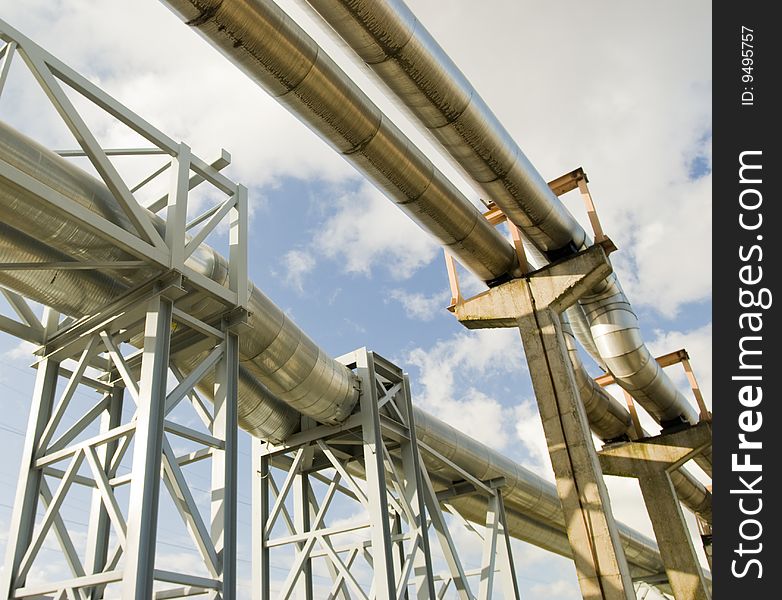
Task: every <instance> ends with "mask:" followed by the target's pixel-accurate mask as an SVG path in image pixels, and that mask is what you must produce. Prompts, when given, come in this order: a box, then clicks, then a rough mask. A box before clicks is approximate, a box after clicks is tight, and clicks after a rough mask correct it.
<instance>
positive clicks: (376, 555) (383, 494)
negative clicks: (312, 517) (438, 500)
mask: <svg viewBox="0 0 782 600" xmlns="http://www.w3.org/2000/svg"><path fill="white" fill-rule="evenodd" d="M357 362H358V364H357V367H358V373H359V376H360V377H361V383H362V394H361V398H360V403H361V415H362V423H361V432H362V436H363V442H364V468H365V469H366V480H367V492H368V499H369V510H370V515H369V516H370V519H371V520H372V523H373V527H372V534H371V535H372V558H373V567H374V568H373V571H374V578H375V594H376V595H377V598H378V600H394V598H395V595H396V594H395V589H396V578H395V577H394V557H393V544H392V543H391V523H390V515H389V512H388V491H387V489H386V477H385V465H384V462H383V436H382V432H381V429H380V415H379V414H378V407H377V392H376V388H375V370H374V367H373V364H372V360H371V358H370V354H369V353H368V352H367V351H366V350H364V351H362V352H360V353H359V357H358V361H357Z"/></svg>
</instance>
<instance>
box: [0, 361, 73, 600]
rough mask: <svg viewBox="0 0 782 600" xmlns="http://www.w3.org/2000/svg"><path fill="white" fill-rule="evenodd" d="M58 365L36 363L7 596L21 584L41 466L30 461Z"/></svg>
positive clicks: (11, 531) (11, 529)
mask: <svg viewBox="0 0 782 600" xmlns="http://www.w3.org/2000/svg"><path fill="white" fill-rule="evenodd" d="M59 368H60V363H59V362H57V361H54V360H51V359H48V358H44V359H43V360H42V361H40V362H39V363H38V365H37V370H38V372H37V374H36V378H35V391H34V392H33V398H32V402H31V404H30V417H29V419H28V424H27V435H26V436H25V441H24V448H23V449H22V463H21V464H22V466H21V467H20V469H19V481H18V484H17V487H16V497H15V499H14V510H13V513H12V516H11V523H10V524H9V526H8V540H7V542H6V559H5V569H4V570H3V574H2V579H0V594H2V595H3V596H4V597H7V598H10V597H11V595H12V593H13V590H14V588H16V587H19V586H22V585H24V581H20V582H17V581H16V579H17V574H18V570H19V565H20V563H21V561H22V558H23V557H24V555H25V552H26V551H27V548H28V546H29V545H30V542H31V541H32V536H33V530H34V527H35V515H36V509H37V506H38V495H39V492H40V489H41V478H42V477H43V474H42V472H41V469H37V468H36V467H35V465H34V464H33V463H34V461H35V455H36V453H37V452H38V442H39V440H40V438H41V436H42V435H43V432H44V430H45V428H46V425H47V424H48V422H49V416H50V415H51V412H52V407H53V405H54V396H55V393H56V391H57V377H58V372H59Z"/></svg>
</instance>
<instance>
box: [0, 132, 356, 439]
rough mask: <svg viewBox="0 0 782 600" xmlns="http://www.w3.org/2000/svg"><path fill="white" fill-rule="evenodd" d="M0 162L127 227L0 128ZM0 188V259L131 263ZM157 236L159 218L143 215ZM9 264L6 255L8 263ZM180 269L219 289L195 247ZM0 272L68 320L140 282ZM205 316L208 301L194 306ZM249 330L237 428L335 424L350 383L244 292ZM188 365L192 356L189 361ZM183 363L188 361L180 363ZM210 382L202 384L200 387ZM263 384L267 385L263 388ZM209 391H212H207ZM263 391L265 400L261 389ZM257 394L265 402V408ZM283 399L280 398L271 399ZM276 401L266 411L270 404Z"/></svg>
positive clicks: (277, 432)
mask: <svg viewBox="0 0 782 600" xmlns="http://www.w3.org/2000/svg"><path fill="white" fill-rule="evenodd" d="M0 159H2V160H3V161H4V162H5V163H7V164H8V165H9V166H11V167H12V168H15V169H18V170H19V171H21V172H22V173H25V174H27V175H29V176H31V177H33V178H35V179H36V180H37V181H38V182H39V183H41V184H42V185H44V186H46V187H47V188H49V189H52V190H54V191H56V192H58V193H60V194H62V195H64V196H66V197H68V198H70V199H72V200H75V201H76V202H78V203H79V204H81V205H82V206H85V207H87V208H89V209H90V210H93V211H94V212H96V213H98V214H100V215H102V216H103V217H105V218H106V219H108V220H109V221H111V222H113V223H114V224H116V225H119V226H120V227H123V228H125V229H128V230H130V231H132V226H131V225H130V222H129V220H128V219H127V217H126V216H125V214H124V213H123V212H122V211H121V210H120V208H119V206H118V204H117V202H116V200H115V199H114V197H113V196H112V194H111V192H110V191H109V190H108V188H107V187H106V186H105V185H104V184H103V183H102V182H101V181H98V180H97V179H95V178H94V177H92V176H90V175H89V174H87V173H85V172H84V171H82V170H81V169H79V168H78V167H76V166H75V165H73V164H72V163H69V162H68V161H66V160H64V159H62V158H61V157H59V156H57V155H56V154H54V153H53V152H50V151H49V150H47V149H46V148H44V147H42V146H40V145H39V144H36V143H35V142H33V141H32V140H30V139H27V138H25V137H24V136H22V135H21V134H19V133H18V132H16V131H14V130H12V129H11V128H10V127H8V126H6V125H5V124H3V123H2V122H0ZM4 183H5V184H4V185H3V187H2V189H1V190H0V205H1V208H0V210H1V211H2V212H1V213H0V214H1V216H0V221H1V222H2V223H3V229H2V232H3V236H2V242H0V249H1V250H2V252H3V254H4V256H6V257H16V258H14V259H13V260H17V261H18V260H19V255H20V254H22V253H24V254H23V255H24V256H25V260H26V261H27V262H36V261H46V262H48V261H52V260H63V259H64V258H69V259H72V260H73V259H75V260H87V259H90V258H92V259H96V260H99V261H114V260H132V258H133V257H132V256H130V255H128V254H126V253H125V252H124V251H123V250H120V249H119V248H117V246H115V245H113V244H112V243H111V242H109V241H106V240H105V239H103V238H101V237H99V236H97V235H95V234H94V233H92V232H90V231H88V230H86V229H84V228H83V227H81V226H80V225H79V224H78V223H76V222H73V221H69V220H68V219H65V218H63V217H62V216H60V215H57V214H55V213H53V212H52V210H51V209H50V207H49V206H48V205H47V204H45V203H44V202H42V201H41V200H40V198H38V197H37V196H36V195H34V194H30V193H28V192H27V191H26V190H24V189H22V188H20V187H18V186H16V185H14V184H12V183H10V182H8V181H6V182H4ZM150 216H151V217H152V219H153V222H154V224H155V225H156V226H157V227H158V228H159V229H160V230H161V233H162V220H161V219H160V218H159V217H156V216H154V215H150ZM8 260H9V261H10V260H12V259H11V258H9V259H8ZM187 266H188V267H190V268H192V269H194V270H196V271H198V272H200V273H203V274H204V275H206V276H207V277H209V278H210V279H213V280H214V281H216V282H218V283H220V284H224V283H225V282H226V280H227V278H228V266H227V263H226V261H225V259H224V258H223V257H222V256H220V254H218V253H217V252H216V251H215V250H213V249H212V248H210V247H209V246H206V245H204V244H202V245H201V246H199V247H198V249H197V250H196V251H195V252H194V253H193V255H192V256H191V257H190V258H189V259H188V261H187ZM47 275H48V279H46V280H44V281H43V282H42V280H41V277H42V274H41V273H40V272H36V271H20V270H16V271H0V283H2V284H3V285H6V286H8V287H10V288H12V289H15V290H18V291H20V292H21V293H23V294H25V295H27V296H28V297H30V298H33V299H35V300H37V301H39V302H43V303H45V304H47V305H49V306H52V307H54V308H56V309H58V310H60V311H61V312H63V313H65V314H69V315H79V316H80V315H84V314H90V313H91V312H92V311H94V310H96V309H98V308H99V307H101V306H103V305H105V304H106V303H108V302H109V301H111V300H112V299H114V298H116V297H117V296H118V295H119V294H120V293H121V292H122V291H124V290H125V289H127V288H128V287H130V286H132V285H134V284H136V285H137V284H139V283H140V282H143V281H145V280H147V279H148V278H149V277H150V276H151V275H152V273H151V272H149V269H145V270H121V271H115V272H110V271H107V272H101V273H95V272H89V271H88V272H87V274H86V276H85V277H83V278H82V277H81V276H80V275H78V274H76V273H74V272H72V271H61V272H56V273H54V274H52V273H48V274H43V276H44V277H46V276H47ZM198 304H199V307H198V313H197V314H202V315H208V314H210V313H211V312H213V311H214V308H215V307H214V305H213V304H212V305H211V306H210V304H209V302H208V301H201V302H199V303H198ZM248 310H249V312H250V315H249V317H248V327H249V328H250V330H251V331H252V334H251V335H243V336H241V339H240V347H239V352H240V360H241V363H240V364H241V373H242V374H243V375H242V378H241V382H242V385H241V386H240V395H242V396H243V398H242V400H240V407H241V408H240V411H239V418H240V421H241V422H242V426H243V427H244V428H245V429H247V430H248V431H250V432H251V433H255V434H256V435H259V436H262V437H264V438H267V439H276V440H283V439H285V438H286V437H287V436H288V435H290V434H291V433H292V432H293V431H295V430H296V429H297V428H298V425H299V422H300V417H299V413H302V414H306V415H308V416H311V417H313V418H315V419H317V420H319V421H320V422H323V423H339V422H341V421H343V420H344V419H345V418H347V416H348V415H349V414H350V412H351V411H352V410H353V406H354V405H355V403H356V401H357V399H358V386H357V383H356V380H355V377H354V376H353V374H352V373H350V372H349V371H348V370H347V369H345V367H344V366H343V365H341V364H340V363H337V362H336V361H334V360H333V359H332V358H330V357H329V356H328V355H327V354H326V353H325V352H324V351H323V350H322V349H321V348H319V347H318V346H317V345H316V344H315V343H314V342H313V341H312V340H311V339H310V338H309V337H307V335H306V334H305V333H304V332H303V331H301V329H299V328H298V327H297V326H296V324H295V323H294V322H293V321H291V320H290V318H288V317H286V316H285V314H284V313H283V312H282V311H281V310H280V309H279V308H278V307H277V306H276V305H275V304H274V303H273V302H272V301H271V300H270V299H269V298H268V297H266V296H265V295H264V294H263V293H262V292H261V291H260V290H258V289H257V288H256V287H254V286H250V299H249V303H248ZM190 360H191V361H192V360H196V359H193V358H191V359H190ZM182 366H183V367H187V366H188V365H187V364H184V365H182ZM202 384H203V385H204V386H209V381H207V380H205V381H204V382H202ZM266 388H268V389H266ZM207 389H211V387H207ZM269 390H270V391H271V394H270V393H269ZM264 398H270V400H269V401H268V402H265V401H263V399H264ZM280 400H282V401H283V402H280ZM275 404H276V405H277V406H276V408H275V409H274V410H271V408H270V407H271V406H274V405H275Z"/></svg>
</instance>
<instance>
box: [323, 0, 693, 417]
mask: <svg viewBox="0 0 782 600" xmlns="http://www.w3.org/2000/svg"><path fill="white" fill-rule="evenodd" d="M307 2H309V4H310V5H311V6H312V7H313V8H314V9H315V11H317V13H319V14H320V15H321V17H322V18H323V20H324V21H325V22H326V23H327V24H328V25H329V26H331V28H333V30H334V31H336V33H337V34H338V35H339V37H341V38H342V39H343V40H344V41H345V42H346V43H347V44H348V45H349V46H350V47H351V48H352V49H353V50H354V51H355V52H356V53H357V54H358V55H359V57H360V58H361V59H362V60H363V61H364V62H365V63H366V64H367V65H368V66H369V67H370V69H371V70H372V71H374V72H375V73H376V74H377V76H378V77H379V78H380V80H382V81H383V82H384V83H385V84H386V86H387V87H388V88H389V89H390V90H391V91H392V92H393V93H394V94H395V95H396V96H397V97H398V98H399V99H400V100H401V102H402V103H403V104H404V105H405V106H406V107H407V108H408V109H409V111H410V112H411V113H412V114H413V116H414V117H415V118H416V120H417V121H418V122H420V123H421V124H422V125H423V126H424V127H425V128H426V130H427V131H428V132H429V133H430V134H431V135H432V137H433V138H434V139H436V140H437V141H438V142H439V143H440V144H441V145H442V146H443V148H444V149H445V150H446V151H447V152H448V154H449V155H450V156H451V157H452V158H453V159H454V160H455V161H456V163H458V164H459V165H460V166H461V167H462V169H463V170H464V172H466V173H467V174H468V175H469V176H470V177H471V178H472V179H473V180H474V181H475V182H476V183H477V184H478V185H479V186H480V188H481V189H482V190H484V191H485V193H486V194H487V195H488V197H489V198H491V199H492V200H494V202H495V203H496V204H497V205H498V206H499V207H500V208H501V209H502V211H503V212H504V213H505V215H507V217H508V219H509V220H510V221H511V222H513V223H514V224H516V225H517V226H518V227H519V228H520V229H521V230H522V231H523V233H524V235H525V236H526V237H527V238H528V239H529V240H530V241H531V242H532V243H533V244H534V245H535V246H536V247H537V248H539V249H540V250H541V251H542V252H543V253H544V254H545V255H546V256H547V257H548V259H550V260H554V259H557V258H561V257H563V256H567V255H568V254H571V253H573V252H575V251H577V250H579V249H581V248H583V247H584V246H585V245H586V244H588V243H589V240H588V236H587V234H586V233H585V231H584V230H583V228H582V227H581V226H580V225H579V224H578V222H577V221H576V220H575V219H574V218H573V216H572V215H571V214H570V212H569V211H568V210H567V209H566V208H565V206H564V205H563V204H562V203H561V202H560V200H559V198H557V196H556V195H555V194H554V193H553V192H552V191H551V189H550V188H549V186H548V185H547V184H546V182H545V181H544V179H543V178H542V177H541V175H540V174H539V173H538V172H537V170H536V169H535V168H534V167H533V165H532V164H531V163H530V161H529V160H528V159H527V157H526V156H525V155H524V153H523V152H522V151H521V149H520V148H519V146H518V145H517V144H516V142H515V141H514V140H513V138H512V137H511V136H510V134H509V133H508V132H507V131H506V130H505V128H504V127H503V126H502V124H501V123H500V122H499V120H498V119H497V117H496V116H495V115H494V114H493V113H492V111H491V110H490V109H489V107H488V106H487V105H486V103H485V102H484V101H483V99H482V98H481V97H480V95H479V94H478V92H477V91H476V90H475V88H473V86H472V85H471V84H470V82H469V81H468V80H467V78H466V77H465V76H464V74H463V73H462V72H461V71H460V70H459V69H458V67H457V66H456V65H455V64H454V63H453V61H452V60H451V59H450V58H449V57H448V55H447V54H446V53H445V51H443V49H442V48H441V47H440V46H439V45H438V44H437V42H436V41H435V40H434V38H433V37H432V36H431V34H430V33H429V32H428V31H427V30H426V28H425V27H424V26H423V24H422V23H421V22H420V21H418V19H416V17H415V15H414V14H413V13H412V11H411V10H410V9H409V8H408V7H407V6H406V5H405V3H404V2H403V1H402V0H307ZM581 305H582V306H583V307H584V309H585V311H586V315H587V318H588V320H589V323H590V326H591V331H592V336H593V337H594V341H595V344H596V346H597V350H598V352H599V354H600V356H601V357H602V359H603V360H604V362H605V365H606V366H607V367H608V369H609V371H611V373H612V374H613V375H614V377H615V378H616V380H617V383H618V384H619V385H620V386H621V387H623V388H624V389H626V390H627V391H628V392H630V393H631V394H632V395H633V397H634V398H636V399H637V400H638V402H639V403H640V404H641V405H642V406H643V407H644V408H645V409H646V410H647V411H648V412H649V413H650V414H651V415H652V416H653V417H654V418H655V419H656V420H657V421H658V422H661V423H662V424H664V425H665V424H667V423H669V422H675V421H679V420H681V419H683V420H685V421H689V422H690V423H696V422H697V415H696V413H695V411H694V410H693V408H692V407H691V405H690V403H689V402H688V401H687V400H686V398H684V396H683V395H682V394H681V393H680V392H679V391H678V390H677V389H676V387H675V386H674V385H673V383H672V382H671V381H670V379H669V378H668V376H667V375H666V374H665V373H664V372H663V371H662V369H661V368H660V366H659V365H658V364H657V362H656V361H655V360H654V358H653V357H652V355H651V353H650V352H649V350H648V349H647V348H646V346H645V345H644V343H643V340H642V339H641V336H640V333H639V327H638V318H637V316H636V315H635V313H634V312H633V310H632V307H631V306H630V303H629V302H628V301H627V298H626V297H625V295H624V293H623V292H622V289H621V287H620V286H619V283H618V281H617V280H616V277H615V276H613V275H612V276H611V277H609V278H608V279H607V280H606V281H605V283H604V284H603V285H601V286H598V287H597V288H596V289H595V290H594V291H593V293H592V294H590V295H588V296H587V297H585V298H583V299H582V300H581Z"/></svg>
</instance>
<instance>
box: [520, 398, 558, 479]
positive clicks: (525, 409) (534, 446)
mask: <svg viewBox="0 0 782 600" xmlns="http://www.w3.org/2000/svg"><path fill="white" fill-rule="evenodd" d="M514 417H515V419H516V438H517V439H518V440H519V441H520V442H521V443H522V445H523V446H524V449H525V450H526V451H527V454H528V455H529V457H530V459H531V460H530V461H529V462H525V463H524V466H525V467H527V468H528V469H530V470H532V471H535V472H536V473H538V474H539V475H542V476H543V477H546V478H548V479H549V480H551V481H553V480H554V471H553V470H552V468H551V458H550V457H549V453H548V444H547V443H546V434H545V433H544V432H543V424H542V423H541V422H540V412H539V411H538V405H537V402H536V401H535V400H534V399H532V400H526V401H524V402H522V403H521V404H519V405H518V406H516V408H515V409H514Z"/></svg>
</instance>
